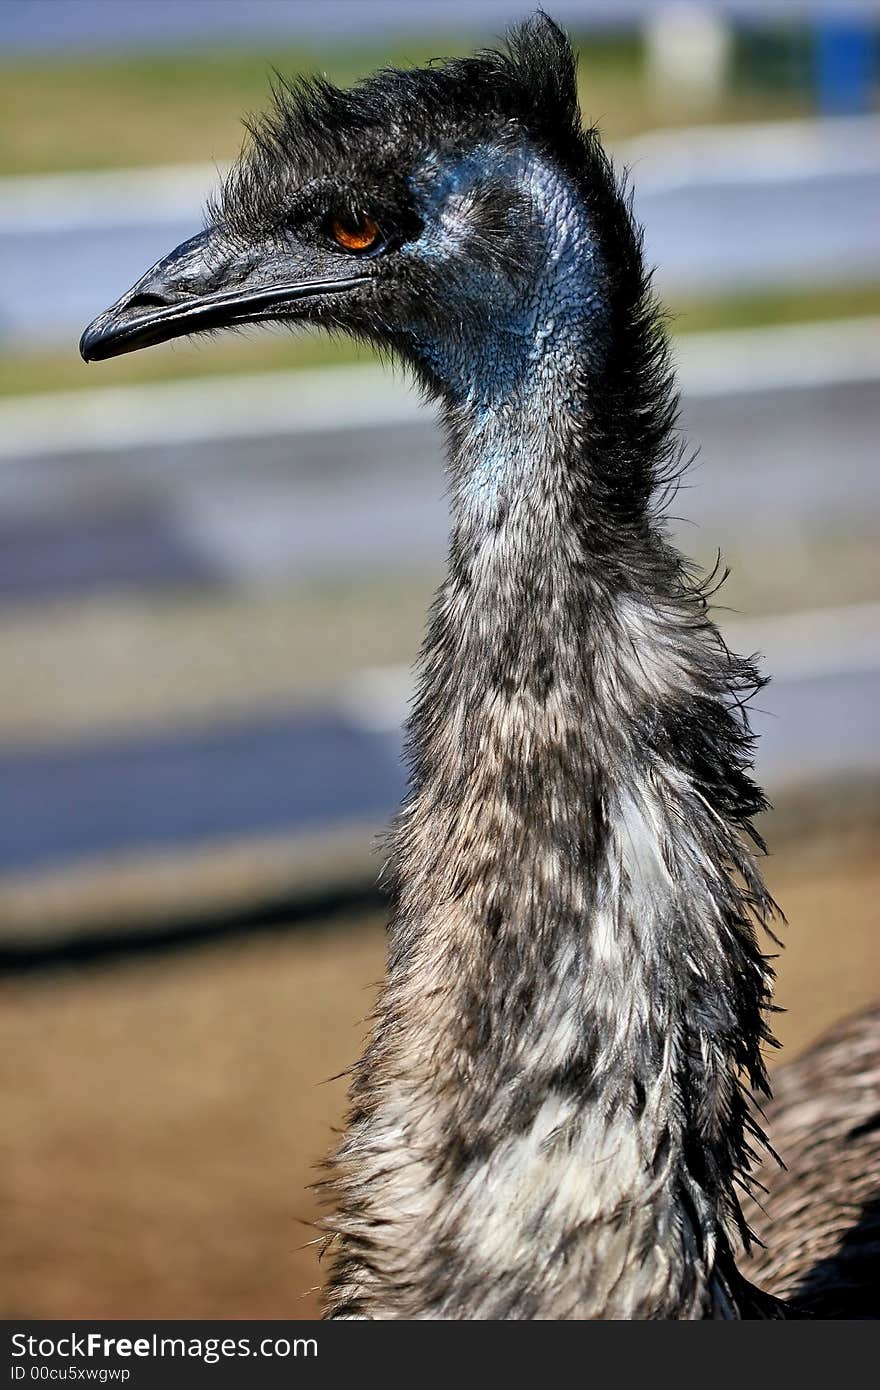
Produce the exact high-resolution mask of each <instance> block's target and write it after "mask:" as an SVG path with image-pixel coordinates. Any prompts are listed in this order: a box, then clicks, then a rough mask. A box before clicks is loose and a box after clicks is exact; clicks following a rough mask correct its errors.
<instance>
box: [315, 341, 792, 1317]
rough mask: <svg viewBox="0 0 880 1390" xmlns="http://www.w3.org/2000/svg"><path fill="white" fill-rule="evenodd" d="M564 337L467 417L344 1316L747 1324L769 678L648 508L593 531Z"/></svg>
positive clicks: (355, 1192)
mask: <svg viewBox="0 0 880 1390" xmlns="http://www.w3.org/2000/svg"><path fill="white" fill-rule="evenodd" d="M537 327H538V335H537V341H539V342H541V341H543V342H544V344H545V349H544V351H543V353H541V354H539V355H538V356H537V357H536V358H534V359H532V361H531V362H530V364H529V369H528V370H527V371H523V372H521V373H519V375H518V377H517V380H516V382H515V384H514V386H513V388H512V389H511V390H510V391H509V392H507V394H506V395H505V396H504V397H503V398H501V399H496V400H493V401H490V402H487V401H486V400H485V399H481V398H480V396H481V393H479V392H477V393H475V395H472V396H471V397H470V398H469V397H467V396H466V395H465V396H462V395H459V396H458V397H457V398H454V399H452V400H451V401H450V402H449V403H448V405H447V417H448V425H449V429H450V435H451V440H452V458H451V465H452V476H453V502H452V507H453V534H452V542H451V548H450V563H449V573H448V577H447V579H446V582H445V584H444V585H443V587H442V589H441V591H440V593H439V595H438V597H437V600H436V603H435V607H434V610H433V612H432V617H431V621H430V626H429V631H428V636H427V640H426V643H425V647H424V649H423V653H422V657H421V664H420V672H419V694H418V701H417V706H416V709H415V713H414V716H413V719H412V723H411V727H410V755H411V760H412V771H413V788H412V794H411V796H410V799H409V801H408V804H407V806H406V808H405V810H404V812H403V814H402V816H401V818H400V821H399V824H398V826H397V829H396V832H395V837H394V843H393V868H394V878H395V892H396V899H397V906H396V912H395V916H394V920H393V923H392V928H391V944H390V954H389V971H388V981H387V985H386V988H385V991H384V994H383V997H382V999H381V1001H380V1005H379V1010H378V1020H377V1028H376V1033H375V1036H374V1040H373V1042H372V1044H371V1046H370V1048H369V1049H368V1051H367V1054H366V1056H365V1057H364V1059H363V1061H362V1063H361V1065H360V1067H359V1069H358V1073H357V1076H356V1081H355V1085H354V1090H353V1095H354V1106H355V1109H354V1114H353V1118H352V1125H351V1128H350V1131H349V1135H348V1138H347V1140H346V1143H345V1144H344V1146H343V1149H342V1151H341V1154H340V1156H339V1173H340V1180H339V1185H340V1188H341V1190H342V1192H343V1205H342V1211H341V1213H340V1218H339V1232H340V1247H339V1257H338V1260H337V1268H336V1275H335V1278H334V1282H333V1286H332V1290H331V1298H332V1299H333V1306H334V1308H335V1310H336V1314H337V1315H339V1316H374V1317H413V1316H415V1317H419V1316H421V1317H466V1318H474V1317H486V1318H496V1317H515V1318H530V1317H552V1318H564V1317H573V1318H583V1317H620V1318H629V1317H670V1316H672V1317H674V1316H682V1317H700V1316H710V1315H713V1314H714V1315H718V1316H734V1315H736V1298H737V1288H738V1284H737V1275H736V1270H735V1267H734V1263H733V1257H732V1255H731V1253H730V1246H729V1240H728V1230H727V1228H728V1225H729V1224H730V1222H731V1221H732V1220H735V1217H736V1212H737V1210H738V1208H737V1204H736V1199H735V1196H734V1182H735V1179H736V1177H737V1175H738V1173H739V1172H740V1171H741V1169H742V1168H743V1167H744V1166H745V1165H746V1134H745V1128H746V1119H745V1107H744V1103H743V1098H742V1094H741V1091H740V1084H739V1070H740V1068H742V1067H745V1068H747V1069H750V1070H751V1073H752V1077H753V1080H755V1081H756V1082H757V1083H758V1084H760V1082H761V1079H762V1076H763V1073H762V1069H761V1063H760V1058H759V1055H758V1044H759V1041H760V1037H761V1034H762V1022H761V1008H762V1006H763V1005H764V1003H765V1001H766V989H767V976H766V970H765V967H764V965H763V962H762V961H761V958H760V956H759V954H758V951H757V948H756V946H755V942H754V936H753V932H752V927H751V925H750V917H751V915H752V913H753V910H754V909H755V907H756V905H757V910H758V915H762V914H763V913H764V912H765V911H767V910H769V907H768V901H769V900H767V899H766V897H765V896H764V894H763V889H762V887H761V884H760V879H759V877H758V875H757V872H756V870H755V869H754V866H753V865H752V862H751V859H750V857H749V855H748V854H747V852H746V851H745V850H744V848H743V846H742V844H741V842H740V839H739V835H738V828H739V826H740V825H742V824H744V823H745V822H746V821H747V817H748V816H749V815H750V814H751V813H752V812H753V811H754V810H756V809H758V807H759V806H760V797H759V796H758V795H757V794H756V793H755V792H754V789H753V788H752V787H751V784H750V783H749V782H748V778H747V777H746V776H745V774H744V771H743V765H744V763H745V761H746V753H747V748H748V740H747V736H746V734H745V733H744V731H743V729H742V727H741V725H740V724H739V723H738V722H737V720H736V719H735V718H734V716H733V715H732V714H731V713H730V709H729V706H730V705H731V703H732V702H733V700H734V698H735V696H736V692H737V691H738V690H740V689H741V688H742V686H743V684H745V683H747V681H748V678H749V676H750V674H751V673H750V671H749V668H748V667H746V666H744V665H742V664H739V663H737V662H736V661H735V659H734V658H732V657H730V655H729V653H727V652H726V650H725V649H724V648H723V646H722V644H721V643H720V641H719V639H718V638H717V634H716V633H715V630H714V628H713V627H712V626H711V624H710V623H709V621H708V619H707V618H706V616H705V611H704V604H703V602H702V600H701V599H700V598H699V596H695V595H694V594H693V593H692V592H691V591H689V590H688V589H687V587H686V586H685V584H684V583H683V580H682V577H681V570H680V566H679V562H678V558H677V557H676V556H675V555H674V554H673V552H671V551H670V550H669V548H668V547H667V546H666V544H665V542H664V541H663V540H662V538H661V536H660V535H659V534H658V532H657V531H656V530H655V528H654V527H653V526H652V524H651V523H650V521H649V519H648V516H647V515H646V513H645V511H644V508H639V506H638V505H633V506H631V507H630V510H629V515H628V518H627V523H626V526H625V527H624V528H622V530H621V532H619V533H618V534H617V535H616V536H615V533H614V528H613V527H612V526H611V525H610V524H609V519H608V515H607V512H606V513H603V514H597V511H596V509H597V507H598V506H599V505H600V499H601V498H603V497H605V498H606V499H607V486H606V483H605V482H603V483H602V486H601V487H600V485H599V480H600V479H602V478H603V477H604V473H603V469H604V467H605V461H604V460H603V459H601V458H598V457H596V454H595V450H596V449H598V448H599V447H600V444H599V443H598V442H597V441H596V440H595V439H594V438H591V427H590V421H591V413H592V402H591V396H590V391H591V389H592V390H594V391H596V390H599V389H600V386H601V383H600V381H598V380H597V379H596V377H595V376H593V378H592V380H591V378H590V373H589V372H588V373H586V374H584V373H571V372H567V371H566V370H565V369H564V368H565V364H566V363H567V359H568V352H569V348H570V346H571V345H572V344H574V343H575V342H576V341H577V337H578V334H579V332H580V331H581V329H582V327H583V324H582V322H573V323H572V322H570V323H562V324H560V322H559V320H558V318H557V319H556V320H555V321H553V322H550V321H549V320H548V321H546V322H543V323H539V324H538V325H537ZM542 333H543V338H542V336H541V335H542ZM605 471H606V472H607V470H605ZM625 483H626V480H625V479H623V480H622V481H621V486H624V485H625ZM625 510H626V508H625V507H624V505H623V499H622V500H621V506H620V508H619V512H620V514H623V513H624V512H625ZM612 538H613V539H612Z"/></svg>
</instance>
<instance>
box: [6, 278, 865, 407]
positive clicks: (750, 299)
mask: <svg viewBox="0 0 880 1390" xmlns="http://www.w3.org/2000/svg"><path fill="white" fill-rule="evenodd" d="M868 314H880V285H867V286H864V285H859V286H854V287H852V288H840V289H833V290H815V291H811V292H804V291H794V290H792V291H778V292H776V293H773V294H760V295H757V294H756V295H736V296H727V297H723V298H717V299H700V300H687V301H680V302H677V303H675V304H672V305H671V306H670V327H671V329H672V331H673V333H676V334H687V333H705V332H713V331H718V330H722V329H731V328H753V327H762V326H765V325H768V324H775V323H800V322H806V321H810V320H815V319H834V318H849V317H864V316H865V315H868ZM369 357H370V353H369V351H368V349H366V348H362V347H359V346H358V345H357V344H355V343H352V342H349V341H347V340H345V339H340V340H334V341H331V340H330V339H328V338H325V337H324V336H323V335H318V334H315V335H311V334H297V335H294V334H291V333H287V332H284V331H283V330H281V331H278V330H276V331H270V332H267V331H266V330H265V329H263V330H256V329H254V330H249V331H248V332H247V333H241V334H235V335H231V336H228V337H225V338H224V337H219V338H210V339H205V340H201V341H196V342H185V341H184V342H179V343H169V344H166V345H165V346H164V347H158V348H150V349H149V351H147V352H141V353H133V354H131V355H129V356H126V357H117V358H114V359H112V360H111V361H109V362H102V363H100V364H99V365H95V366H90V367H86V366H85V364H84V363H83V362H82V361H81V360H80V358H79V354H78V353H77V351H76V345H75V343H71V345H70V347H69V348H68V349H66V350H57V349H56V350H53V351H52V352H35V353H31V354H27V353H21V352H18V353H15V354H9V355H8V356H3V355H0V396H15V395H30V394H32V393H34V392H40V391H68V390H78V389H83V388H90V387H95V386H114V385H115V386H124V385H129V384H132V383H140V382H150V381H171V380H180V379H183V378H190V379H192V378H196V377H209V376H219V375H224V374H228V373H234V372H261V371H286V370H296V369H297V368H300V367H320V366H333V365H337V364H339V363H343V362H354V361H367V360H369Z"/></svg>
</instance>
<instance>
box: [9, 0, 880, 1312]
mask: <svg viewBox="0 0 880 1390" xmlns="http://www.w3.org/2000/svg"><path fill="white" fill-rule="evenodd" d="M546 2H547V8H548V10H549V11H550V13H551V14H553V15H554V16H555V17H557V18H558V19H559V20H560V21H562V22H563V23H564V24H565V25H566V26H567V27H568V28H569V30H570V31H571V33H572V35H573V37H574V38H575V40H576V43H577V46H578V48H579V50H580V81H581V97H582V105H583V109H584V113H585V115H586V116H587V117H588V118H589V119H590V120H594V121H596V122H598V123H599V125H600V126H601V128H602V130H603V132H604V135H605V137H606V141H607V143H608V145H609V147H610V148H611V150H612V151H613V153H614V155H615V157H616V158H617V159H619V160H620V161H621V162H622V163H624V164H626V165H628V166H629V167H630V168H631V169H632V174H633V182H634V186H635V190H636V207H637V210H638V214H639V216H640V217H641V218H642V219H643V220H644V222H645V225H646V229H647V251H648V256H649V257H650V259H651V260H652V261H654V262H656V263H657V265H658V267H659V269H658V274H657V287H658V290H659V292H660V294H661V295H662V297H663V299H664V301H665V303H666V305H667V306H668V309H669V311H670V314H671V315H672V331H673V334H674V341H675V354H676V359H677V361H678V364H679V367H680V374H681V384H682V388H683V393H684V411H683V423H684V428H685V430H686V432H687V434H688V436H689V438H690V439H691V441H692V442H693V443H694V444H699V445H700V455H699V458H698V460H697V463H696V464H695V466H694V468H693V470H692V472H691V474H690V477H689V479H688V481H687V484H686V486H685V487H684V488H683V489H682V491H681V492H680V494H679V496H678V498H677V500H676V505H675V508H674V510H675V511H676V513H677V514H678V515H679V517H680V518H681V520H680V521H677V522H676V527H675V529H676V534H677V537H678V539H679V542H680V544H681V545H682V547H683V548H684V549H685V550H686V551H687V552H688V553H689V554H691V555H693V556H695V557H697V558H698V559H699V560H700V561H701V562H702V563H703V564H705V565H707V566H710V567H711V565H712V564H714V562H715V558H716V554H717V552H718V551H719V550H720V551H721V554H722V556H723V559H724V562H725V563H726V564H729V565H730V567H731V569H732V575H731V578H730V579H729V580H728V582H727V583H726V584H725V585H724V588H723V589H722V591H721V593H720V595H719V596H718V603H719V605H722V607H721V609H720V612H719V620H720V621H721V623H722V626H723V628H724V630H725V632H726V634H727V636H728V640H729V641H730V642H731V644H734V645H736V646H737V647H739V648H741V649H746V650H750V651H753V650H757V651H760V652H762V653H763V654H764V657H765V665H766V669H767V670H768V671H769V672H771V673H772V674H773V676H774V681H773V684H772V685H771V686H770V687H769V688H768V689H767V690H766V691H764V692H762V694H761V696H760V697H759V699H758V700H757V702H756V703H757V709H756V713H755V721H756V725H757V727H758V729H759V731H760V733H761V735H762V739H761V748H760V755H759V761H758V773H759V777H760V779H761V780H762V781H763V782H765V784H767V786H768V787H769V790H770V794H771V797H772V799H773V802H774V805H775V810H774V811H773V812H772V813H771V814H770V815H768V816H767V817H766V818H765V823H764V825H763V826H762V829H763V831H764V834H765V835H766V837H767V838H768V840H769V841H770V844H771V846H772V851H773V853H772V857H771V859H770V861H769V869H768V872H769V880H770V886H771V888H772V889H773V891H774V892H775V894H776V895H777V896H778V898H779V899H780V901H781V902H782V904H783V906H784V908H785V910H786V912H787V915H788V917H789V922H790V925H789V928H788V930H787V931H786V933H785V938H786V949H785V952H784V954H783V956H782V958H781V960H780V961H779V995H778V1002H779V1003H780V1004H781V1005H783V1006H784V1007H785V1009H786V1010H787V1011H788V1012H786V1013H785V1014H782V1015H781V1016H780V1019H779V1025H778V1032H779V1034H780V1036H781V1038H782V1040H783V1042H784V1043H785V1044H786V1047H787V1049H789V1055H792V1054H793V1052H794V1051H796V1050H797V1049H799V1048H800V1047H801V1046H803V1045H804V1044H805V1043H806V1042H808V1041H809V1040H810V1039H811V1038H812V1037H814V1036H815V1035H816V1034H817V1033H818V1032H819V1031H820V1030H821V1029H823V1028H824V1027H825V1026H826V1025H827V1024H828V1023H830V1022H831V1021H833V1020H834V1019H835V1018H837V1017H838V1016H839V1015H841V1014H843V1013H845V1012H846V1011H847V1010H849V1009H850V1008H853V1007H855V1006H857V1005H858V1004H859V1003H860V1002H863V1001H866V1000H867V999H869V998H871V997H872V996H874V995H875V994H877V993H880V959H878V945H877V941H878V937H877V927H878V907H877V902H878V894H880V867H878V862H877V828H878V824H880V795H878V792H880V735H878V724H877V708H878V695H880V643H878V635H880V569H878V564H877V545H878V539H880V468H878V458H877V442H876V435H877V424H878V422H880V394H878V380H880V115H878V73H880V63H878V55H880V8H878V6H877V5H876V4H842V3H841V4H834V3H831V0H825V2H824V3H821V2H820V0H817V3H813V4H810V3H806V2H805V3H794V2H792V3H773V2H772V0H761V3H753V4H748V3H734V0H731V2H730V3H717V4H712V5H709V4H702V5H701V4H681V3H675V4H673V3H653V4H650V3H636V2H635V0H632V3H630V0H617V3H605V4H603V3H591V2H590V0H579V2H575V0H555V3H554V0H546ZM528 8H529V7H528V5H520V4H514V3H506V0H505V3H501V2H500V0H499V3H480V2H479V0H461V2H460V3H459V0H444V3H429V0H406V3H392V2H391V0H371V3H370V4H369V5H367V4H362V3H355V2H354V0H352V2H351V3H346V0H323V3H322V4H321V5H313V4H312V3H310V2H307V3H302V4H300V3H295V0H250V3H248V4H247V5H244V4H240V3H238V2H237V0H149V3H147V0H112V2H111V0H4V3H3V5H2V7H0V41H2V56H0V62H2V68H3V71H2V85H3V92H4V112H5V115H4V119H3V122H2V123H0V256H2V266H3V275H2V281H0V668H2V671H3V699H2V702H0V964H2V967H3V980H2V982H0V989H2V992H3V1009H2V1014H0V1072H2V1076H3V1109H4V1119H5V1124H4V1127H3V1128H4V1132H3V1135H2V1137H0V1244H2V1248H3V1249H4V1251H5V1252H6V1257H5V1259H4V1260H3V1262H2V1265H0V1311H2V1313H3V1315H4V1316H6V1317H14V1316H30V1317H86V1316H89V1317H96V1316H104V1317H123V1316H129V1317H137V1316H139V1317H162V1316H164V1317H185V1316H192V1317H198V1316H204V1317H211V1316H214V1317H227V1318H229V1317H291V1316H292V1317H301V1316H302V1317H304V1316H310V1315H313V1313H314V1311H315V1308H316V1302H315V1299H314V1294H313V1293H312V1292H310V1291H311V1290H313V1288H314V1286H315V1284H316V1283H317V1282H318V1280H319V1277H320V1276H319V1271H318V1265H317V1259H316V1253H315V1250H314V1248H313V1247H311V1246H309V1245H308V1244H307V1243H308V1242H309V1241H310V1240H311V1238H312V1236H313V1234H314V1232H313V1230H312V1227H311V1225H310V1223H311V1222H312V1221H313V1220H314V1217H315V1212H316V1207H315V1202H314V1200H313V1198H312V1196H311V1195H310V1193H309V1191H308V1184H309V1182H310V1181H312V1180H313V1179H314V1177H315V1176H316V1166H315V1165H316V1164H317V1163H318V1161H319V1160H320V1159H321V1157H322V1155H323V1154H324V1153H325V1152H326V1151H327V1149H328V1147H329V1145H330V1143H331V1132H332V1127H333V1126H337V1125H338V1124H339V1122H340V1118H341V1114H342V1105H343V1098H344V1083H342V1082H340V1081H339V1080H336V1081H333V1082H327V1081H326V1078H329V1077H334V1076H336V1075H337V1074H338V1073H339V1072H340V1071H341V1070H342V1068H344V1067H345V1066H346V1065H347V1064H349V1063H350V1062H351V1061H352V1060H353V1058H354V1057H355V1055H356V1053H357V1049H358V1046H359V1043H360V1041H361V1037H362V1034H363V1032H364V1027H365V1025H364V1022H363V1020H364V1018H365V1016H366V1014H367V1013H368V1011H369V1008H370V1004H371V999H372V997H373V989H374V985H375V982H376V980H377V979H378V978H379V977H380V975H381V973H382V968H383V916H382V903H381V900H380V898H379V897H378V895H377V894H376V892H375V890H374V889H373V887H372V884H373V881H374V878H375V875H376V872H377V868H378V859H377V856H376V854H375V852H374V843H375V837H376V836H377V834H378V833H379V832H380V831H381V830H382V828H383V826H384V825H385V824H386V823H387V821H388V819H389V817H390V815H391V814H392V812H393V810H394V808H395V805H396V803H397V801H398V798H399V796H400V793H401V789H402V785H403V778H402V773H401V768H400V763H399V745H400V733H399V730H400V722H401V718H402V715H403V712H404V710H405V707H406V701H407V696H408V692H409V664H410V662H411V660H412V658H413V655H414V653H415V651H416V648H417V644H418V641H419V637H420V633H421V628H422V622H423V616H424V612H425V609H426V606H427V603H428V601H429V597H430V594H431V592H432V589H433V587H434V586H435V585H436V583H437V581H438V578H439V576H440V573H441V569H442V563H443V551H444V537H445V531H446V507H445V501H444V480H443V473H442V462H441V451H440V443H439V440H438V436H437V432H436V430H435V427H434V425H433V423H432V420H431V417H430V414H428V413H426V412H424V411H422V410H420V409H419V408H418V406H417V403H416V401H415V399H414V396H413V395H412V394H411V393H410V391H409V390H408V388H407V386H406V384H405V383H404V382H403V381H402V380H400V379H398V378H395V377H394V376H393V375H392V374H390V373H389V372H387V371H385V370H382V369H380V368H379V367H378V366H377V365H376V364H374V363H373V362H372V361H371V360H370V359H369V356H368V355H367V354H366V353H358V352H356V351H355V350H354V349H352V348H350V347H346V346H341V345H340V344H329V343H327V342H325V341H323V340H320V339H314V338H310V337H293V336H290V335H288V334H284V333H271V332H263V333H262V334H260V335H259V336H256V335H252V336H251V337H244V336H235V337H230V338H228V339H223V338H221V339H219V340H218V341H207V342H205V343H203V344H199V345H193V344H175V345H173V346H169V347H165V348H157V349H153V350H151V351H149V352H147V353H145V354H142V355H135V356H132V357H123V358H121V359H118V360H116V361H111V362H108V363H104V364H101V365H99V366H92V367H90V368H86V367H85V366H84V365H83V364H82V362H81V361H80V359H79V356H78V353H77V340H78V337H79V334H80V332H81V330H82V328H83V326H84V325H85V323H86V322H87V321H88V320H89V319H91V318H92V317H93V316H94V314H95V313H96V312H98V311H99V310H100V309H102V308H104V307H105V306H106V305H107V304H109V303H110V302H111V301H112V300H113V299H115V298H116V297H117V296H118V295H119V294H120V293H121V291H122V290H124V289H126V288H127V287H128V286H129V285H130V284H131V283H132V282H133V281H134V280H135V279H136V278H137V277H138V276H139V275H140V274H141V273H142V271H143V270H144V269H145V268H146V267H147V266H148V265H149V264H150V263H152V261H154V260H155V259H156V258H157V257H158V256H159V255H161V254H162V253H164V252H165V251H166V250H168V249H169V248H170V247H171V246H173V245H175V244H176V243H177V242H178V241H180V240H182V239H183V238H185V237H186V236H188V235H190V234H191V233H192V232H193V231H195V230H197V229H198V228H199V227H200V225H201V208H202V205H203V201H204V198H205V195H206V194H207V193H208V191H209V190H210V189H211V188H212V186H214V185H215V183H216V181H217V176H218V170H220V169H222V167H223V166H224V165H225V164H226V163H227V162H228V161H229V160H230V159H232V158H233V157H234V156H235V154H236V151H237V149H238V146H239V142H240V136H241V127H240V116H241V114H242V113H245V112H247V111H253V110H256V109H259V108H260V107H261V106H262V105H263V104H264V103H265V100H266V94H267V89H268V78H269V72H270V69H271V67H272V66H275V67H277V68H278V69H279V70H280V71H281V72H282V73H291V72H297V71H301V70H306V71H324V72H326V73H328V74H329V75H330V76H331V77H332V78H334V79H336V80H339V81H349V80H351V79H353V78H355V77H357V76H358V75H360V74H362V73H364V72H366V71H369V70H370V69H371V68H373V67H374V66H376V65H377V64H378V63H380V62H387V61H389V60H390V61H394V62H400V63H420V62H422V61H424V60H426V59H428V58H430V57H433V56H437V55H448V54H454V53H461V52H465V51H467V50H469V49H471V48H472V47H474V46H475V45H476V44H479V43H483V42H486V41H491V40H493V39H494V38H496V37H497V36H498V35H499V34H500V33H502V32H503V30H504V28H505V26H506V25H507V24H508V23H509V22H511V21H514V20H516V19H518V18H521V17H523V16H524V15H525V14H526V13H528Z"/></svg>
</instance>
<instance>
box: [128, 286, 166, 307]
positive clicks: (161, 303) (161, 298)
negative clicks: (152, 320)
mask: <svg viewBox="0 0 880 1390" xmlns="http://www.w3.org/2000/svg"><path fill="white" fill-rule="evenodd" d="M170 303H171V300H170V299H167V298H166V297H165V295H162V294H151V293H149V291H147V290H141V292H140V294H135V295H132V297H131V299H130V300H129V301H128V304H127V305H126V308H128V309H166V308H168V306H169V305H170Z"/></svg>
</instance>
